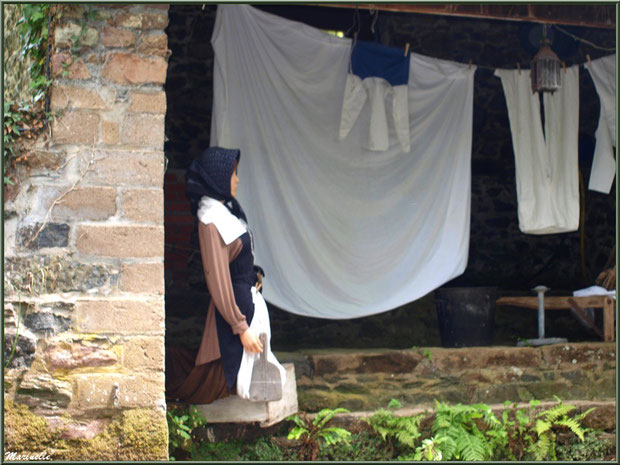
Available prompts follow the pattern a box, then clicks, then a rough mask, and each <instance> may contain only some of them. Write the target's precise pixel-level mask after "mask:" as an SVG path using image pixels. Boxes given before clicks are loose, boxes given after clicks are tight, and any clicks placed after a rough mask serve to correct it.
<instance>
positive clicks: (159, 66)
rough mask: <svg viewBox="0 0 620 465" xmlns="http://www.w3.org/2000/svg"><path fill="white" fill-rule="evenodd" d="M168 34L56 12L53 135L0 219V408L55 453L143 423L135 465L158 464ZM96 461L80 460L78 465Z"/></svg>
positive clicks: (99, 12) (157, 19)
mask: <svg viewBox="0 0 620 465" xmlns="http://www.w3.org/2000/svg"><path fill="white" fill-rule="evenodd" d="M167 24H168V6H167V5H142V6H140V5H137V6H136V5H132V4H127V5H119V6H106V5H97V6H88V7H85V6H79V5H74V6H71V7H67V10H66V11H65V15H64V18H63V21H62V23H61V24H59V25H58V27H57V28H56V30H55V36H54V42H55V44H54V49H53V53H52V57H51V58H52V59H51V63H52V73H53V77H54V83H53V86H52V93H51V109H52V111H53V112H54V113H55V117H54V120H53V123H52V124H51V131H50V132H49V134H43V135H41V137H39V139H38V140H37V141H36V143H35V144H34V146H32V147H31V148H30V151H29V153H28V154H27V160H26V163H25V164H24V165H21V166H20V168H19V173H18V183H17V186H16V187H15V188H14V189H13V190H12V191H11V192H9V194H10V195H9V196H8V197H7V198H6V201H5V205H4V208H5V210H4V211H5V224H4V228H5V229H4V232H5V235H4V254H5V318H6V320H5V321H6V327H7V329H6V345H5V359H6V360H10V361H9V364H8V368H7V370H6V371H5V399H11V400H14V401H15V402H16V403H18V404H25V405H27V406H28V407H29V408H30V410H31V411H32V412H33V413H34V414H36V415H42V416H45V417H46V421H47V422H48V423H49V424H50V425H52V427H54V428H55V429H56V430H57V434H58V435H59V437H60V438H61V439H80V438H92V437H93V436H94V435H96V434H99V433H101V434H104V430H105V428H106V426H107V425H108V424H110V422H111V421H117V423H114V424H115V425H117V424H118V421H121V419H122V418H125V416H123V415H126V414H127V412H128V411H133V410H136V411H141V410H140V409H142V410H144V409H146V410H147V411H150V412H152V413H153V415H154V416H153V415H151V414H148V415H147V416H148V417H149V418H151V420H150V421H151V422H152V425H153V426H154V428H155V429H156V430H157V431H158V433H157V435H156V436H154V437H156V438H157V441H159V444H158V447H151V448H150V450H142V451H140V452H136V453H135V454H134V455H131V454H130V455H131V457H132V458H133V459H137V458H141V459H166V458H167V425H166V420H165V410H166V405H165V398H164V271H163V256H164V228H163V175H164V169H165V157H164V151H163V146H164V118H165V116H164V115H165V113H166V97H165V94H164V91H163V84H164V81H165V78H166V69H167V66H168V65H167V59H168V56H169V51H168V47H167V36H166V34H165V32H164V29H165V27H166V25H167ZM76 36H80V37H81V38H80V39H78V41H77V43H75V38H76ZM72 42H74V43H73V44H72ZM16 338H17V343H16V344H15V350H14V349H13V342H14V341H15V339H16ZM127 418H129V417H127ZM123 421H124V420H123ZM159 433H162V434H159ZM105 434H112V433H109V432H107V433H105ZM7 437H11V436H10V435H8V436H7ZM7 441H8V440H7ZM30 446H31V447H35V448H36V447H37V444H36V443H33V444H31V445H30ZM11 447H17V446H16V444H15V443H11V442H10V441H9V442H7V444H6V448H7V450H14V449H11ZM67 447H69V446H67ZM81 447H82V446H81ZM130 448H131V447H130ZM120 449H122V447H121V448H119V451H120ZM81 450H82V449H81ZM14 451H15V450H14ZM15 452H20V451H15ZM65 452H66V451H65ZM134 452H135V451H134ZM98 453H99V452H97V450H95V449H93V450H92V451H91V452H89V449H88V446H84V449H83V451H82V453H81V456H80V458H81V459H84V460H86V459H89V458H90V459H93V460H95V459H101V458H102V457H100V456H98ZM119 453H120V452H119ZM59 454H60V453H59ZM110 454H111V455H110ZM123 454H125V453H123ZM117 455H118V454H117ZM62 456H66V454H65V455H56V456H54V454H52V458H56V457H62ZM127 456H128V455H127V454H125V455H118V456H116V455H114V450H112V452H109V454H108V455H105V457H106V458H108V459H115V458H122V457H127Z"/></svg>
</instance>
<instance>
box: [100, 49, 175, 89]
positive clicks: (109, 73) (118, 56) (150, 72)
mask: <svg viewBox="0 0 620 465" xmlns="http://www.w3.org/2000/svg"><path fill="white" fill-rule="evenodd" d="M167 68H168V63H167V62H166V60H164V59H163V58H161V57H149V58H142V57H139V56H138V55H135V54H131V53H109V54H108V55H107V56H106V61H105V63H104V65H103V70H102V75H103V78H104V79H106V80H108V81H111V82H114V83H117V84H163V83H164V82H166V69H167Z"/></svg>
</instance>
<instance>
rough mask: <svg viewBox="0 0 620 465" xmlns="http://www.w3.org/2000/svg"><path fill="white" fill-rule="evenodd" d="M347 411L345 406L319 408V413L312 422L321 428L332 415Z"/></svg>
mask: <svg viewBox="0 0 620 465" xmlns="http://www.w3.org/2000/svg"><path fill="white" fill-rule="evenodd" d="M348 412H349V411H348V410H347V409H346V408H342V407H339V408H336V409H329V408H324V409H323V410H321V411H320V412H319V413H317V414H316V417H315V419H314V421H313V422H312V424H313V425H315V426H317V427H319V428H322V427H323V426H325V424H326V423H327V422H328V421H330V420H331V419H332V418H334V415H336V414H338V413H348Z"/></svg>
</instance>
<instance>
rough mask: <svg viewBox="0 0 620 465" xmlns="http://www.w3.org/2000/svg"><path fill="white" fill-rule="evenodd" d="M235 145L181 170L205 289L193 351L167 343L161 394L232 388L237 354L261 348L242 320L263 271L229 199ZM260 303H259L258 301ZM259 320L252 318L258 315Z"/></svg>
mask: <svg viewBox="0 0 620 465" xmlns="http://www.w3.org/2000/svg"><path fill="white" fill-rule="evenodd" d="M239 158H240V151H239V150H234V149H225V148H221V147H210V148H208V149H207V150H205V151H204V152H203V153H202V154H201V155H200V156H199V157H198V158H196V159H195V160H194V161H193V162H192V164H191V165H190V167H189V169H188V171H187V184H186V195H187V196H188V198H189V199H190V203H191V209H192V213H193V214H194V215H197V217H198V220H199V221H198V237H199V241H200V253H201V256H202V266H203V271H204V275H205V280H206V283H207V288H208V290H209V294H210V296H211V300H210V302H209V306H208V310H207V317H206V322H205V328H204V332H203V335H202V341H201V343H200V347H199V349H198V353H197V354H196V352H195V351H194V352H192V351H189V350H187V349H181V348H169V349H168V352H167V360H166V396H167V397H168V398H172V399H178V400H182V401H185V402H189V403H192V404H207V403H210V402H213V401H214V400H217V399H221V398H224V397H227V396H228V395H230V394H232V393H233V392H234V390H235V386H236V382H237V374H238V372H239V367H240V365H241V360H242V357H243V355H244V349H245V352H246V356H247V354H248V353H249V354H253V353H258V352H263V346H262V344H261V342H260V340H259V339H258V334H256V332H255V331H254V330H253V329H251V328H250V327H249V326H250V324H251V322H252V318H253V316H254V307H255V301H257V300H258V299H260V301H262V305H264V301H263V300H262V296H261V295H260V294H259V293H258V290H260V287H261V285H262V277H263V274H264V273H263V270H262V269H260V267H257V266H255V265H254V255H253V241H252V236H251V232H250V230H249V229H248V227H247V223H246V216H245V213H244V212H243V209H242V208H241V205H240V204H239V202H238V201H237V200H236V199H235V194H236V189H237V183H238V181H239V178H238V177H237V165H238V163H239ZM265 309H266V307H265ZM257 321H258V320H257Z"/></svg>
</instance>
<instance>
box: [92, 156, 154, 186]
mask: <svg viewBox="0 0 620 465" xmlns="http://www.w3.org/2000/svg"><path fill="white" fill-rule="evenodd" d="M90 160H91V157H90V156H89V154H86V153H85V154H83V156H82V162H81V163H82V166H81V169H85V168H86V166H87V165H88V163H89V162H90ZM163 179H164V157H163V154H161V153H154V152H147V153H144V152H142V153H135V152H129V151H111V150H109V151H106V152H103V153H101V154H95V157H94V161H93V164H92V165H91V166H90V167H89V169H88V171H87V172H86V174H85V176H84V181H85V182H86V183H90V184H99V185H102V184H103V185H112V186H121V185H130V186H132V187H137V186H144V187H150V186H157V187H161V186H162V185H163Z"/></svg>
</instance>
